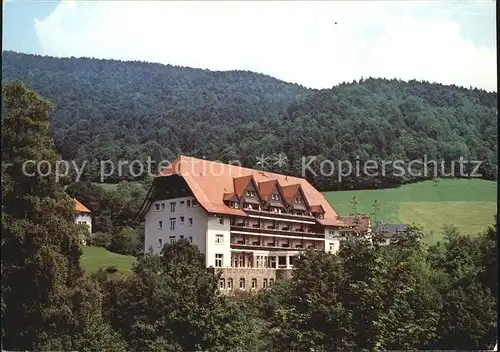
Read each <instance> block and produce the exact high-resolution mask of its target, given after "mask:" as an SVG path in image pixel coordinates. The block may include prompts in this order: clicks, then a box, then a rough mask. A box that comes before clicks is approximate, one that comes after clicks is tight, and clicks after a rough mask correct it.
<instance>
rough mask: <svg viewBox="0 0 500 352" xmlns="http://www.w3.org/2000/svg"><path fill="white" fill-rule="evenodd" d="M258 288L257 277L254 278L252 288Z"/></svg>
mask: <svg viewBox="0 0 500 352" xmlns="http://www.w3.org/2000/svg"><path fill="white" fill-rule="evenodd" d="M256 288H257V279H252V290H255V289H256Z"/></svg>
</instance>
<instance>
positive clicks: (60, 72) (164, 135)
mask: <svg viewBox="0 0 500 352" xmlns="http://www.w3.org/2000/svg"><path fill="white" fill-rule="evenodd" d="M11 80H21V81H23V82H24V83H25V84H26V85H27V86H29V87H30V88H33V89H35V90H36V91H37V92H38V93H40V94H41V95H42V96H43V97H45V98H48V99H50V100H52V101H54V102H55V103H56V109H55V110H54V112H53V114H52V116H51V125H52V129H53V134H54V138H55V141H56V145H57V147H58V149H59V152H60V153H61V154H62V156H63V158H65V159H74V160H77V161H82V160H93V159H97V160H107V159H112V160H116V159H120V160H129V161H130V160H136V159H139V160H146V159H147V157H148V156H150V157H151V158H153V160H163V159H168V160H171V159H172V158H173V157H175V156H176V155H178V154H180V153H183V154H186V155H192V156H197V157H206V158H207V159H211V160H221V161H224V162H226V161H229V160H234V159H238V160H240V161H241V162H242V163H243V165H245V166H248V167H255V166H256V161H257V157H258V156H260V155H262V154H263V155H266V156H271V155H274V156H276V155H278V153H285V154H286V156H287V158H288V162H287V163H282V164H281V165H274V164H272V163H270V164H268V165H267V168H268V169H270V170H272V171H277V172H283V173H290V174H296V175H301V169H302V168H301V166H302V163H301V157H302V156H311V155H315V156H319V157H320V158H328V159H330V160H338V159H346V158H347V159H350V160H352V161H354V159H355V158H356V157H359V158H360V159H361V160H368V159H377V160H380V159H384V160H387V159H390V160H396V159H402V160H406V161H409V160H412V159H415V158H422V157H423V155H424V154H425V155H427V157H428V159H429V160H431V159H444V160H448V161H449V160H454V159H457V158H458V157H460V156H463V157H464V158H468V159H473V160H476V159H479V160H485V161H487V162H486V163H484V164H483V167H482V169H481V172H482V173H483V174H484V176H485V178H488V179H492V178H495V175H496V160H497V158H496V150H497V113H496V100H497V94H496V93H487V92H485V91H481V90H470V89H464V88H459V87H454V86H443V85H440V84H431V83H426V82H416V81H411V82H401V81H397V80H383V79H367V80H363V81H361V82H354V83H350V84H342V85H340V86H338V87H334V88H332V89H328V90H321V91H315V90H310V89H307V88H304V87H302V86H299V85H296V84H290V83H286V82H282V81H279V80H277V79H275V78H272V77H269V76H266V75H262V74H257V73H252V72H245V71H231V72H211V71H208V70H200V69H192V68H185V67H174V66H169V65H160V64H151V63H144V62H121V61H114V60H97V59H86V58H82V59H76V58H68V59H58V58H52V57H41V56H35V55H26V54H19V53H14V52H4V53H3V82H7V81H11ZM319 160H321V159H319ZM86 177H87V178H90V179H93V180H96V178H97V172H96V170H89V172H88V173H87V174H86ZM124 177H126V175H125V176H124ZM308 177H309V179H310V180H311V181H312V182H313V183H315V184H316V185H317V186H319V187H320V188H321V189H339V188H373V187H380V186H394V185H397V184H400V183H401V182H404V181H412V180H413V179H415V177H393V176H378V177H347V178H344V180H343V182H342V184H339V182H338V179H337V177H336V174H334V175H332V176H331V177H326V178H322V177H318V176H314V175H308ZM119 179H120V177H118V175H115V176H113V177H110V178H109V179H108V181H109V182H116V181H118V180H119Z"/></svg>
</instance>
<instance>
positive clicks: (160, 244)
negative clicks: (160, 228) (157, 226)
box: [158, 238, 163, 248]
mask: <svg viewBox="0 0 500 352" xmlns="http://www.w3.org/2000/svg"><path fill="white" fill-rule="evenodd" d="M158 247H160V248H161V247H163V240H162V239H161V238H158Z"/></svg>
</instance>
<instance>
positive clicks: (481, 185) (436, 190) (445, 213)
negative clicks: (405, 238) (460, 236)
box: [324, 179, 497, 244]
mask: <svg viewBox="0 0 500 352" xmlns="http://www.w3.org/2000/svg"><path fill="white" fill-rule="evenodd" d="M324 195H325V197H326V198H327V200H328V201H329V202H330V204H332V205H333V207H334V208H335V210H336V211H337V213H339V214H340V215H343V216H346V215H350V214H353V213H355V212H357V213H362V214H371V215H372V221H382V222H387V223H406V224H412V223H414V224H419V225H422V226H423V227H424V231H425V232H426V233H427V234H428V235H429V237H428V242H429V243H430V244H431V243H435V242H436V241H438V240H439V239H440V238H441V237H442V228H443V225H445V224H451V225H454V226H455V227H457V228H458V230H460V231H461V232H462V233H464V234H471V235H475V234H477V233H479V232H482V231H484V230H485V229H486V228H487V227H488V226H489V225H492V224H493V222H494V215H495V214H496V209H497V184H496V182H492V181H485V180H479V179H469V180H465V179H448V180H446V179H445V180H439V181H438V182H436V183H435V182H433V181H425V182H419V183H413V184H408V185H404V186H402V187H400V188H393V189H380V190H364V191H340V192H325V193H324ZM353 197H355V201H354V200H353ZM374 203H378V207H377V206H374Z"/></svg>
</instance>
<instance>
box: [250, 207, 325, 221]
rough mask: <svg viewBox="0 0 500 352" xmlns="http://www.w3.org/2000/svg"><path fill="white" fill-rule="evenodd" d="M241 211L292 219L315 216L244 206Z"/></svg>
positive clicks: (305, 218)
mask: <svg viewBox="0 0 500 352" xmlns="http://www.w3.org/2000/svg"><path fill="white" fill-rule="evenodd" d="M243 211H244V212H245V213H247V214H252V215H260V216H276V217H279V218H283V219H292V220H301V219H303V220H307V221H315V220H316V218H315V217H314V216H312V215H296V214H289V213H276V212H274V211H268V210H256V209H248V208H245V209H243Z"/></svg>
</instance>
